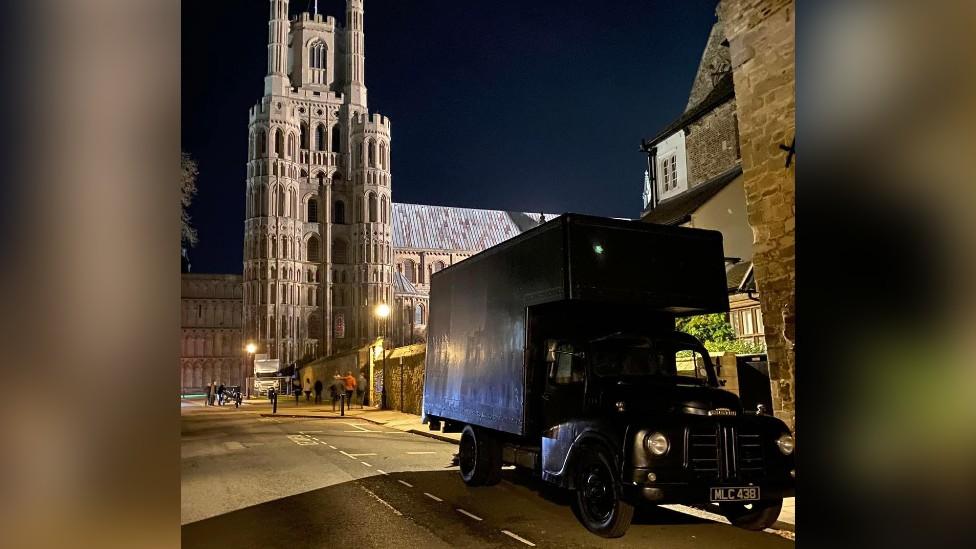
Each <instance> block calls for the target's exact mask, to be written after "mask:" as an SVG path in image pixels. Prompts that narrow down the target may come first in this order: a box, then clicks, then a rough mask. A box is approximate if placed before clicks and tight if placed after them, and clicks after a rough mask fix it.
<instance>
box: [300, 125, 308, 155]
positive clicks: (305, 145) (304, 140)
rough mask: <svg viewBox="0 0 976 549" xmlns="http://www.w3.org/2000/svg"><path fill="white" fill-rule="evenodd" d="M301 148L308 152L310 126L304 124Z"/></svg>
mask: <svg viewBox="0 0 976 549" xmlns="http://www.w3.org/2000/svg"><path fill="white" fill-rule="evenodd" d="M301 148H303V149H305V150H308V124H306V123H305V122H302V130H301Z"/></svg>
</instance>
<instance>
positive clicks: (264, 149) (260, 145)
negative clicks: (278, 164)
mask: <svg viewBox="0 0 976 549" xmlns="http://www.w3.org/2000/svg"><path fill="white" fill-rule="evenodd" d="M255 148H256V149H257V150H256V151H255V157H256V158H262V157H264V156H265V155H267V154H268V134H266V133H264V130H258V137H257V146H256V147H255Z"/></svg>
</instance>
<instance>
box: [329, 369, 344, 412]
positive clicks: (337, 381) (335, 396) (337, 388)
mask: <svg viewBox="0 0 976 549" xmlns="http://www.w3.org/2000/svg"><path fill="white" fill-rule="evenodd" d="M345 391H346V384H345V383H343V381H342V378H341V377H339V374H336V375H334V376H332V385H329V393H331V395H332V411H333V412H335V409H336V402H338V401H339V399H340V398H342V395H343V393H345Z"/></svg>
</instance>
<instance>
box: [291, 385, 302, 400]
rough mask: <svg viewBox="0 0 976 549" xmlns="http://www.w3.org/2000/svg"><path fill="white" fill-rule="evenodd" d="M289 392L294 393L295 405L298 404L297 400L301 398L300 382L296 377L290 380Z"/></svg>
mask: <svg viewBox="0 0 976 549" xmlns="http://www.w3.org/2000/svg"><path fill="white" fill-rule="evenodd" d="M291 392H293V393H295V406H298V400H299V399H300V398H302V383H301V382H300V381H298V379H295V380H294V381H292V382H291Z"/></svg>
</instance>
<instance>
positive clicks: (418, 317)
mask: <svg viewBox="0 0 976 549" xmlns="http://www.w3.org/2000/svg"><path fill="white" fill-rule="evenodd" d="M413 323H414V324H423V323H424V306H423V305H420V304H417V308H416V309H414V317H413Z"/></svg>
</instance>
